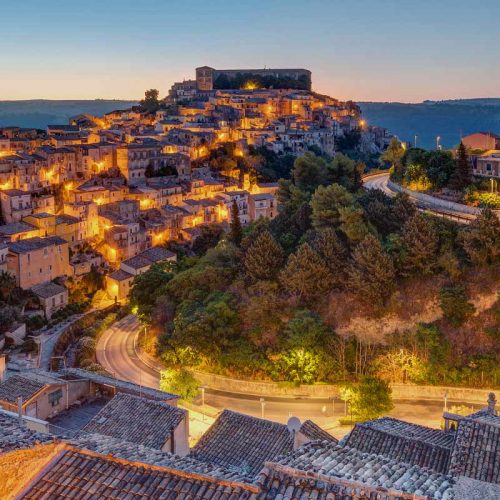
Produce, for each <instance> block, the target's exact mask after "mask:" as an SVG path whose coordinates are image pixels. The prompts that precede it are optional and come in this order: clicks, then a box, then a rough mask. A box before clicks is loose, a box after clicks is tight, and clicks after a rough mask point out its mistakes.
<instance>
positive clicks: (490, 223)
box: [460, 208, 500, 266]
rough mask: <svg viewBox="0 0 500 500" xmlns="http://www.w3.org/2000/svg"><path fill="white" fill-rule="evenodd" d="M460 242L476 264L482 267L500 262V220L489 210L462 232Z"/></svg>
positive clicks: (483, 212) (484, 211) (485, 210)
mask: <svg viewBox="0 0 500 500" xmlns="http://www.w3.org/2000/svg"><path fill="white" fill-rule="evenodd" d="M460 240H461V242H462V245H463V247H464V250H465V251H466V252H467V255H468V256H469V259H470V260H471V261H472V262H473V263H474V264H476V265H479V266H482V265H488V264H498V263H499V262H500V220H499V219H498V217H497V216H496V215H495V213H494V212H492V211H491V210H490V209H489V208H487V209H484V210H483V211H482V212H481V214H480V215H478V216H477V217H476V219H475V220H474V221H472V222H471V223H470V224H469V226H468V227H467V228H466V229H464V230H463V231H462V233H461V235H460Z"/></svg>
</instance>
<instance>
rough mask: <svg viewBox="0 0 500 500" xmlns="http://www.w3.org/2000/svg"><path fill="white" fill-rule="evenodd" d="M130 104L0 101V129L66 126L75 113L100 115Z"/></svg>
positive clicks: (111, 102)
mask: <svg viewBox="0 0 500 500" xmlns="http://www.w3.org/2000/svg"><path fill="white" fill-rule="evenodd" d="M134 104H137V102H136V101H121V100H111V99H109V100H105V99H95V100H93V101H88V100H85V101H84V100H81V101H78V100H75V101H73V100H71V101H51V100H46V99H34V100H29V101H0V126H3V127H5V126H8V125H17V126H20V127H35V128H41V129H44V128H46V127H47V125H48V124H65V123H68V119H69V118H70V117H71V116H75V115H77V114H79V113H90V114H92V115H103V114H104V113H109V112H110V111H113V110H114V109H123V108H129V107H130V106H133V105H134Z"/></svg>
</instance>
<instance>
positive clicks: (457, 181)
mask: <svg viewBox="0 0 500 500" xmlns="http://www.w3.org/2000/svg"><path fill="white" fill-rule="evenodd" d="M471 177H472V176H471V169H470V165H469V159H468V158H467V151H466V149H465V146H464V144H463V142H460V144H459V146H458V149H457V158H456V160H455V172H454V173H453V175H452V177H451V179H450V187H451V188H452V189H455V190H456V191H462V190H463V189H464V188H466V187H467V186H468V185H469V184H470V183H471V180H472V179H471Z"/></svg>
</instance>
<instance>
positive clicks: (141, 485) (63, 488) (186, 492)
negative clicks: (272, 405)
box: [23, 450, 257, 500]
mask: <svg viewBox="0 0 500 500" xmlns="http://www.w3.org/2000/svg"><path fill="white" fill-rule="evenodd" d="M256 492H257V488H256V487H255V486H251V485H246V484H240V483H231V482H226V481H223V480H219V479H214V478H212V477H209V476H205V475H201V474H193V473H186V472H183V471H179V470H175V469H166V468H160V467H153V466H147V465H144V464H139V463H123V462H122V461H119V460H116V459H112V458H109V457H103V456H96V455H94V454H89V453H88V452H80V451H76V450H74V451H73V450H65V451H63V452H62V453H61V454H60V455H59V457H57V458H56V460H55V461H54V462H53V463H52V464H51V465H50V466H49V468H48V469H47V470H45V471H44V473H43V474H42V475H40V476H39V477H38V478H37V479H36V480H35V482H34V484H32V485H31V486H30V487H29V489H28V491H26V492H25V493H24V494H23V498H25V499H33V500H35V499H36V500H39V499H41V498H82V499H83V498H114V499H118V498H123V499H128V498H130V499H132V498H144V499H147V498H149V499H153V498H154V499H159V498H172V499H174V498H185V499H195V498H197V499H198V498H199V499H215V498H217V499H219V498H224V499H234V500H236V499H248V498H256Z"/></svg>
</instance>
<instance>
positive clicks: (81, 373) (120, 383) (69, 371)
mask: <svg viewBox="0 0 500 500" xmlns="http://www.w3.org/2000/svg"><path fill="white" fill-rule="evenodd" d="M59 375H60V376H63V377H65V378H68V379H88V380H91V381H92V382H95V383H97V384H106V385H108V386H112V387H115V388H116V389H117V391H118V392H125V393H127V394H133V395H135V396H141V397H143V398H147V399H154V400H156V401H168V400H170V399H179V396H176V395H175V394H170V393H168V392H164V391H160V390H159V389H151V388H150V387H144V386H140V385H138V384H134V383H132V382H127V381H125V380H120V379H116V378H113V377H107V376H105V375H99V374H98V373H94V372H89V371H87V370H83V369H81V368H66V369H64V370H61V371H60V372H59Z"/></svg>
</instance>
